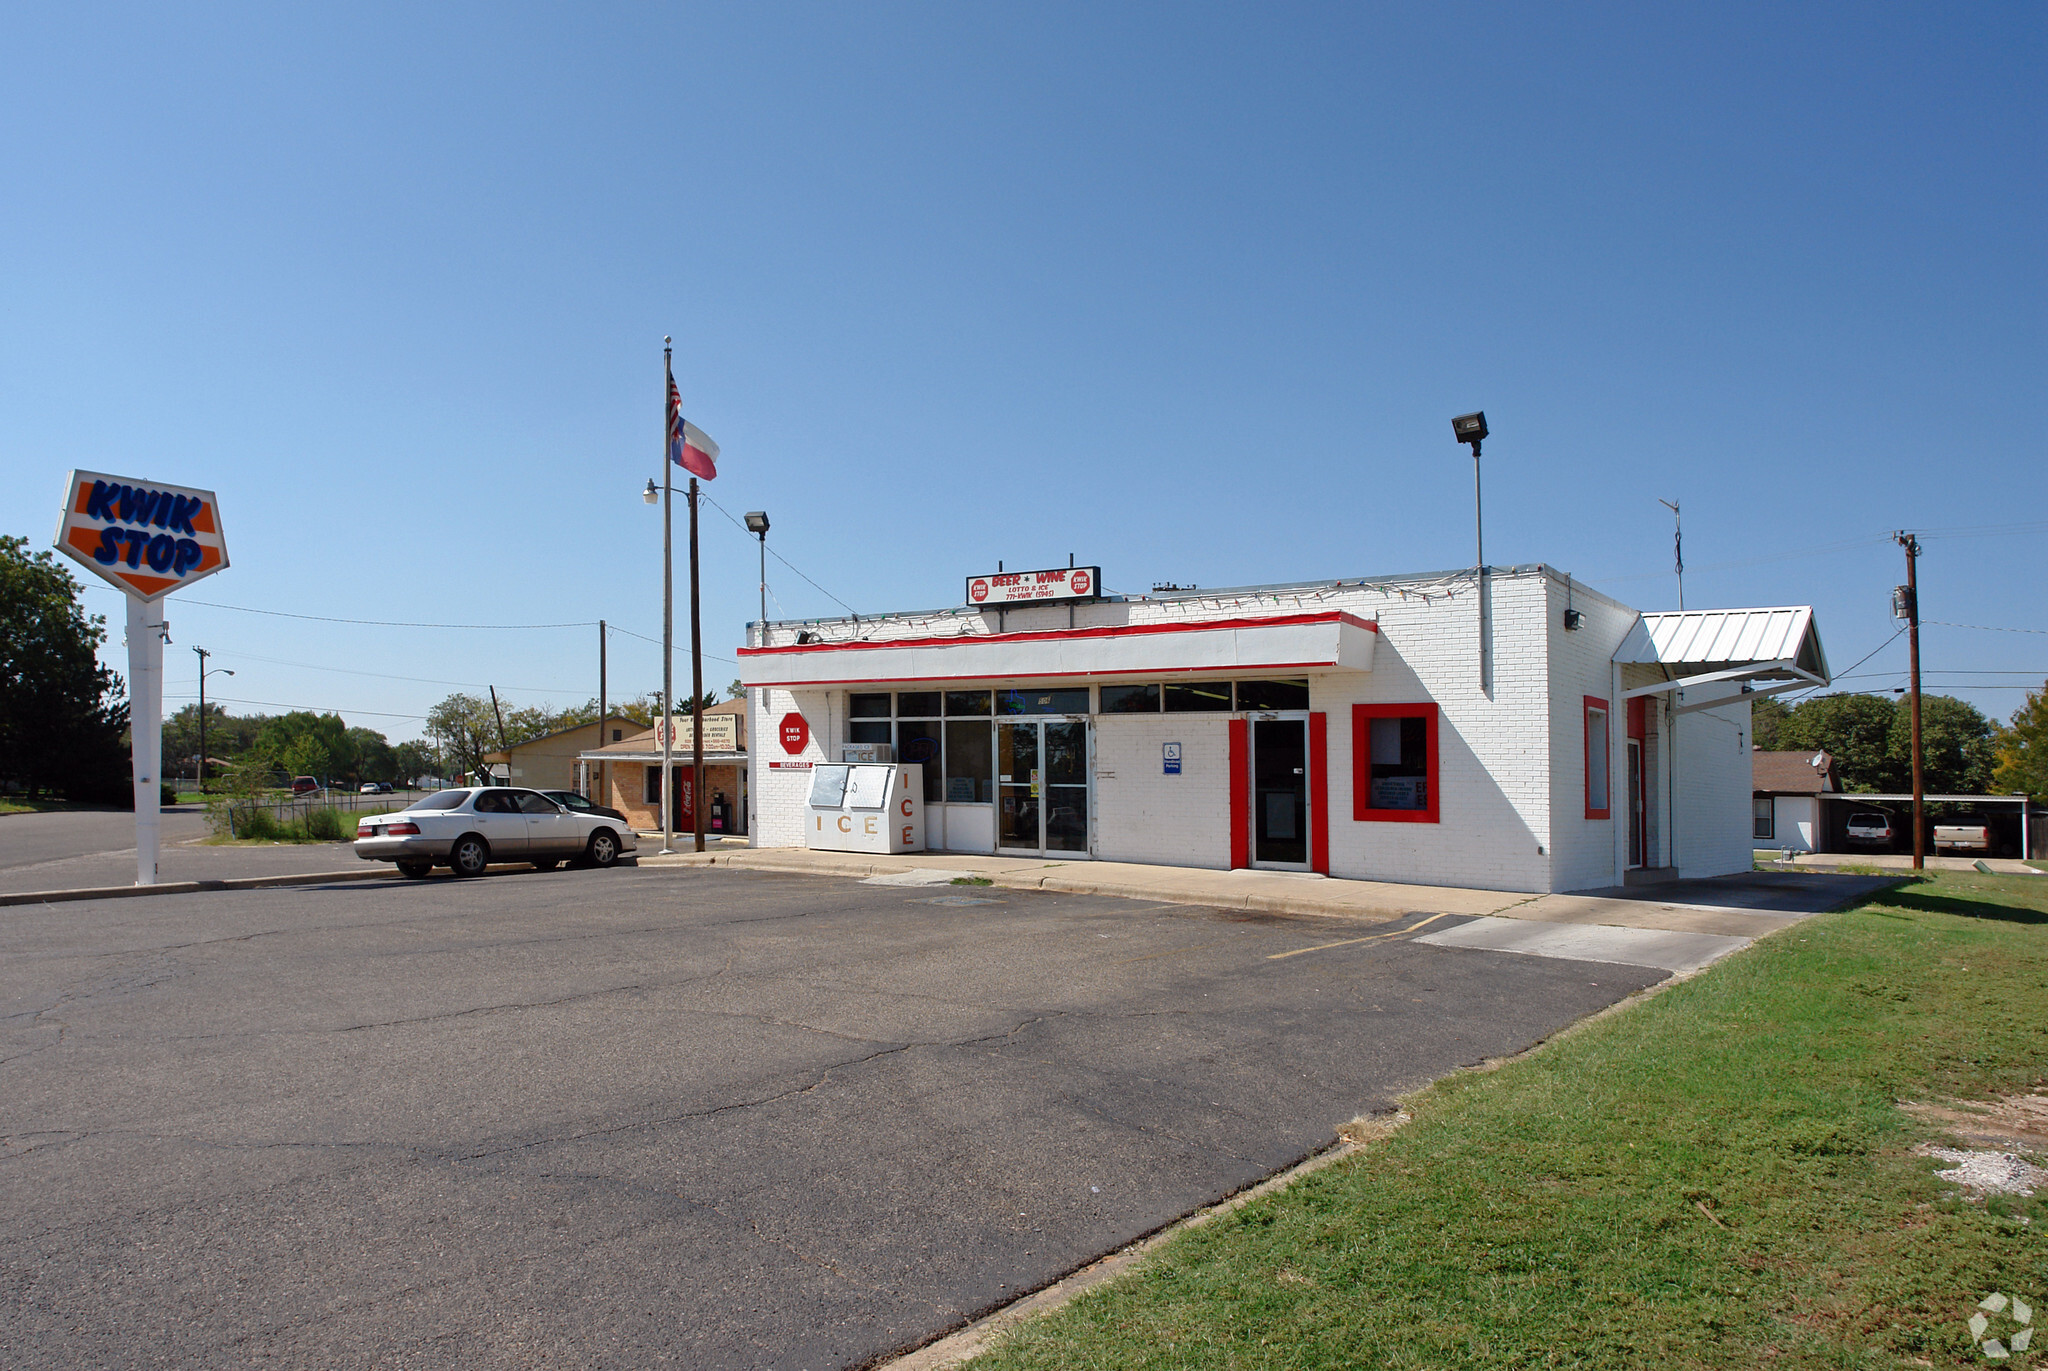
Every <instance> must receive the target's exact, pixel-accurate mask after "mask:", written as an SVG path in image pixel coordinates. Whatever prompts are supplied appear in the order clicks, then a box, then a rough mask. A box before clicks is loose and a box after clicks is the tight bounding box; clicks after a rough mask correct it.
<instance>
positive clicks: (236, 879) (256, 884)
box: [0, 859, 635, 906]
mask: <svg viewBox="0 0 2048 1371" xmlns="http://www.w3.org/2000/svg"><path fill="white" fill-rule="evenodd" d="M634 864H635V863H633V862H632V861H631V860H630V859H625V860H621V861H620V862H619V865H620V866H632V865H634ZM525 866H526V863H525V862H493V863H491V865H490V866H488V867H486V868H484V870H485V872H486V874H488V873H490V872H493V871H496V872H505V871H517V870H520V869H521V868H523V867H525ZM397 878H398V868H396V867H394V866H392V865H390V864H389V863H387V862H378V863H377V864H375V865H374V866H366V867H352V868H350V869H349V870H347V871H306V872H298V873H294V874H291V875H284V876H228V877H225V878H223V879H221V880H218V881H159V882H157V883H156V884H155V885H101V886H85V887H81V888H79V889H75V890H17V891H8V892H5V893H0V906H6V905H21V904H63V903H64V902H66V901H68V900H132V899H136V898H138V897H140V896H143V895H197V894H201V893H203V892H206V891H220V890H264V889H268V888H270V887H272V886H283V885H333V884H334V883H336V882H337V881H375V880H381V879H397Z"/></svg>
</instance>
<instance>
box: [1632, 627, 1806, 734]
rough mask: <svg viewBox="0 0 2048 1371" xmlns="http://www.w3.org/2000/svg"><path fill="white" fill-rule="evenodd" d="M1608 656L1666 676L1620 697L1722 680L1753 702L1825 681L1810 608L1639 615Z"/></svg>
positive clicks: (1702, 705) (1710, 703)
mask: <svg viewBox="0 0 2048 1371" xmlns="http://www.w3.org/2000/svg"><path fill="white" fill-rule="evenodd" d="M1614 660H1615V662H1616V664H1617V665H1621V666H1655V667H1662V668H1663V669H1664V670H1665V671H1666V672H1667V673H1669V677H1668V679H1666V680H1662V681H1657V682H1654V683H1652V684H1650V685H1646V686H1637V687H1636V688H1635V689H1633V690H1626V691H1623V692H1622V698H1623V699H1628V700H1632V699H1635V698H1636V697H1637V696H1640V695H1661V694H1664V693H1666V692H1670V691H1680V692H1682V691H1685V690H1688V689H1691V688H1692V687H1695V686H1705V685H1716V684H1724V683H1726V684H1739V685H1740V686H1741V687H1742V694H1744V695H1746V696H1748V697H1749V698H1750V699H1756V698H1758V697H1760V696H1765V695H1776V694H1779V693H1780V692H1783V691H1787V690H1806V689H1810V688H1812V687H1814V686H1824V685H1826V684H1828V682H1829V680H1830V679H1831V678H1830V676H1829V675H1828V659H1827V653H1826V652H1824V651H1823V650H1822V649H1821V645H1820V630H1819V628H1818V626H1816V625H1815V623H1814V619H1813V607H1812V606H1811V605H1781V606H1776V607H1773V608H1770V609H1698V610H1679V611H1677V612H1675V613H1669V614H1645V615H1643V616H1642V617H1641V618H1639V619H1637V620H1636V623H1635V627H1634V628H1632V629H1630V630H1629V634H1628V637H1626V638H1624V639H1623V640H1622V644H1621V646H1620V647H1618V648H1616V649H1615V652H1614ZM1734 699H1735V697H1734V696H1732V695H1722V694H1720V693H1719V692H1716V693H1715V698H1713V699H1709V700H1701V701H1694V702H1692V703H1689V704H1682V705H1679V706H1678V708H1677V709H1676V710H1675V711H1674V712H1675V713H1679V714H1689V713H1691V712H1692V711H1693V710H1695V709H1713V708H1715V707H1716V706H1719V705H1725V704H1730V703H1733V701H1734Z"/></svg>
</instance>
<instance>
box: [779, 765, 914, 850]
mask: <svg viewBox="0 0 2048 1371" xmlns="http://www.w3.org/2000/svg"><path fill="white" fill-rule="evenodd" d="M804 846H805V847H808V848H814V849H816V850H818V851H821V852H922V851H924V766H923V764H921V763H918V762H853V763H846V762H820V763H818V764H817V765H816V766H814V767H812V768H811V800H810V804H809V806H808V808H807V809H806V811H805V816H804Z"/></svg>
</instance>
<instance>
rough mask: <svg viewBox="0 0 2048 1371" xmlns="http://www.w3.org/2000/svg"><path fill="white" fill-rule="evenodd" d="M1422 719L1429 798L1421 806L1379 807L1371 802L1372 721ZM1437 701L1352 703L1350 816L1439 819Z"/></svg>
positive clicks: (1389, 819)
mask: <svg viewBox="0 0 2048 1371" xmlns="http://www.w3.org/2000/svg"><path fill="white" fill-rule="evenodd" d="M1374 719H1421V720H1422V721H1423V724H1424V743H1423V766H1424V768H1425V773H1424V776H1425V779H1426V780H1427V781H1428V783H1429V785H1428V790H1429V800H1428V803H1427V805H1426V807H1424V808H1422V809H1376V808H1374V807H1373V803H1372V721H1373V720H1374ZM1436 721H1437V708H1436V706H1435V705H1434V704H1412V705H1353V706H1351V817H1352V818H1353V819H1354V820H1357V821H1359V822H1361V823H1383V824H1433V823H1436V822H1437V812H1438V805H1439V802H1440V801H1441V800H1442V798H1443V787H1442V786H1441V785H1439V784H1438V778H1437V766H1436Z"/></svg>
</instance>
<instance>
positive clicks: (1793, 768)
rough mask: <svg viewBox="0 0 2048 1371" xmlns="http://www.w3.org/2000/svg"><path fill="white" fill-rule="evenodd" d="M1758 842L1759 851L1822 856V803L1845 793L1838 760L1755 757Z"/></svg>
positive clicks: (1805, 755) (1800, 755)
mask: <svg viewBox="0 0 2048 1371" xmlns="http://www.w3.org/2000/svg"><path fill="white" fill-rule="evenodd" d="M1749 768H1750V783H1751V786H1752V787H1753V791H1752V795H1751V799H1750V804H1751V813H1752V819H1753V825H1754V831H1753V833H1752V835H1751V836H1753V837H1754V838H1755V839H1756V841H1757V843H1758V844H1760V845H1765V846H1770V847H1781V848H1788V849H1790V850H1791V851H1793V852H1818V851H1822V850H1823V848H1822V847H1821V846H1820V845H1819V844H1820V842H1821V839H1822V838H1823V837H1824V836H1825V834H1826V829H1824V828H1823V827H1822V826H1821V812H1820V805H1821V802H1820V797H1821V796H1823V795H1835V794H1840V793H1841V789H1842V786H1841V783H1840V782H1839V781H1838V780H1837V779H1836V777H1835V759H1834V758H1833V757H1831V756H1829V755H1828V754H1827V753H1825V752H1765V751H1764V750H1763V749H1761V748H1758V749H1756V750H1755V751H1753V752H1751V753H1750V760H1749Z"/></svg>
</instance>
